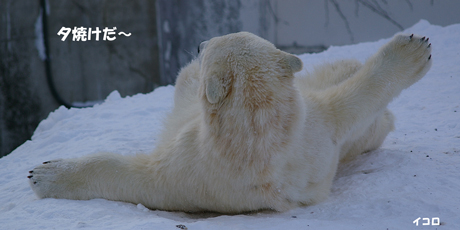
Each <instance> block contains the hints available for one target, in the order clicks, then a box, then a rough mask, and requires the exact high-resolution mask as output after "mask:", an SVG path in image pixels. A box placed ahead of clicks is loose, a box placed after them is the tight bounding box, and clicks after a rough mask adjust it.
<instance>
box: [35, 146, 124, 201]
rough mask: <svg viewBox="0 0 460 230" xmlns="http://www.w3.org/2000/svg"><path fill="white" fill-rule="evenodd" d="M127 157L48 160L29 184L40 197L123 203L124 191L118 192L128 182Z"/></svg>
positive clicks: (99, 155)
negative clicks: (121, 185)
mask: <svg viewBox="0 0 460 230" xmlns="http://www.w3.org/2000/svg"><path fill="white" fill-rule="evenodd" d="M125 158H127V157H124V156H122V155H117V154H110V153H101V154H95V155H89V156H85V157H82V158H74V159H61V160H53V161H47V162H44V163H43V164H42V165H39V166H37V167H36V168H34V169H33V170H32V171H30V172H29V173H30V175H29V176H28V178H29V183H30V186H31V187H32V189H33V190H34V192H35V193H36V194H37V196H38V197H40V198H64V199H77V200H88V199H94V198H106V199H112V200H120V199H121V198H122V197H120V196H122V194H121V192H122V191H117V190H119V189H121V188H120V187H119V184H120V183H121V181H123V182H124V183H127V180H126V179H127V178H125V177H127V176H128V175H127V172H128V171H129V170H128V169H127V166H126V165H127V162H126V160H127V159H125ZM128 183H129V182H128ZM127 187H128V186H127Z"/></svg>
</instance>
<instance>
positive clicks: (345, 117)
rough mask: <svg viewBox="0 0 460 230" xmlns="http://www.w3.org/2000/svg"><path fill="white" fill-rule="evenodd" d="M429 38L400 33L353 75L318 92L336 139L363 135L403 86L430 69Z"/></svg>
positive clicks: (317, 95) (409, 84) (342, 140)
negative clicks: (334, 85)
mask: <svg viewBox="0 0 460 230" xmlns="http://www.w3.org/2000/svg"><path fill="white" fill-rule="evenodd" d="M431 63H432V60H431V44H430V43H429V42H428V38H425V37H419V36H414V35H407V36H406V35H397V36H395V37H394V38H393V39H392V40H391V41H390V42H389V43H387V44H386V45H384V46H383V47H382V48H381V49H380V50H379V51H378V52H377V53H376V54H375V55H373V56H372V57H370V58H369V59H368V60H367V61H366V63H365V64H364V65H363V66H362V67H361V68H360V69H359V70H358V71H357V72H356V73H355V74H354V75H353V76H352V77H350V78H348V79H347V80H345V81H344V82H342V83H341V84H340V85H337V86H336V87H331V88H329V89H327V90H325V91H323V92H320V93H318V94H316V95H315V97H317V98H319V100H318V101H320V105H321V106H320V109H321V110H322V111H323V113H324V115H325V116H326V117H327V120H328V121H330V122H332V124H331V127H333V139H334V140H335V141H336V142H337V143H342V144H343V143H344V142H346V141H349V140H350V139H352V140H353V139H357V138H359V136H362V135H363V134H364V133H363V132H364V131H365V130H367V129H368V127H369V126H370V125H371V124H372V123H373V122H374V121H375V119H376V117H377V116H378V115H379V114H381V113H382V111H384V110H385V108H386V107H387V105H388V104H389V103H390V102H391V100H393V98H394V97H396V96H398V95H399V93H401V91H402V90H404V89H406V88H408V87H409V86H411V85H412V84H414V83H415V82H417V81H418V80H420V79H421V78H422V77H423V76H424V75H425V74H426V73H427V72H428V70H429V69H430V66H431Z"/></svg>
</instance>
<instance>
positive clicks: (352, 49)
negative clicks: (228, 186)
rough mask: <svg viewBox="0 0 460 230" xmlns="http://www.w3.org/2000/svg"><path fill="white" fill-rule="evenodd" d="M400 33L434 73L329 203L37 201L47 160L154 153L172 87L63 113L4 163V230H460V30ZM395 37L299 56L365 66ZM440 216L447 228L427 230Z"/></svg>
mask: <svg viewBox="0 0 460 230" xmlns="http://www.w3.org/2000/svg"><path fill="white" fill-rule="evenodd" d="M404 33H415V34H421V35H425V36H428V37H429V38H430V42H431V43H432V47H433V53H432V57H433V61H434V63H433V66H432V69H431V70H430V72H428V74H427V75H426V76H425V77H424V78H423V79H422V80H421V81H419V82H418V83H416V84H415V85H413V86H412V87H410V88H409V89H407V90H405V91H403V93H402V94H401V95H400V96H399V97H398V98H397V99H395V100H394V101H393V102H392V103H391V104H390V106H389V107H390V109H391V110H392V111H393V112H394V114H395V116H396V117H397V122H396V130H395V131H394V132H392V133H390V134H389V136H388V137H387V139H386V140H385V142H384V144H383V145H382V147H381V148H380V149H378V150H376V151H373V152H370V153H368V154H365V155H362V156H360V157H358V158H357V159H356V160H355V161H353V162H351V163H348V164H346V165H342V166H340V167H339V171H338V175H337V177H336V179H335V181H334V185H333V187H332V192H331V194H330V196H329V198H328V199H327V200H325V201H324V202H322V203H320V204H317V205H314V206H309V207H302V208H297V209H294V210H290V211H287V212H284V213H276V212H261V213H252V214H245V215H233V216H228V215H218V214H212V213H207V214H187V213H180V212H164V211H158V210H149V209H147V208H145V207H144V206H143V205H142V204H137V205H136V204H129V203H123V202H115V201H108V200H103V199H95V200H88V201H75V200H64V199H38V198H37V197H36V196H35V195H34V193H33V192H32V190H31V189H30V187H29V185H28V179H27V175H28V171H29V170H31V169H33V168H34V167H35V166H36V165H38V164H40V163H41V162H43V161H47V160H50V159H55V158H72V157H79V156H83V155H87V154H91V153H96V152H100V151H108V152H115V153H119V154H124V155H129V154H135V153H148V152H150V151H152V150H153V149H154V147H155V144H156V136H157V135H158V134H159V132H160V131H161V128H162V122H161V121H162V119H163V118H165V117H166V116H167V115H168V112H169V111H171V109H172V106H173V95H174V87H173V86H167V87H161V88H157V89H155V91H153V92H152V93H149V94H145V95H142V94H138V95H135V96H132V97H126V98H121V97H120V94H119V93H118V92H116V91H115V92H113V93H111V94H110V95H109V96H108V97H107V99H106V100H105V102H104V103H102V104H100V105H95V106H94V107H93V108H86V109H75V108H72V109H66V108H64V107H60V108H59V109H57V110H56V111H54V112H52V113H50V115H49V116H48V118H46V119H45V120H43V121H42V122H41V123H40V125H39V126H38V127H37V129H36V131H35V133H34V135H33V137H32V140H31V141H27V142H25V143H24V144H23V145H21V146H20V147H18V148H17V149H16V150H15V151H13V152H12V153H11V154H10V155H8V156H6V157H3V158H1V159H0V166H1V167H0V173H1V174H2V176H1V177H0V223H1V224H0V229H80V228H84V229H179V228H178V227H176V225H181V224H182V225H185V226H186V227H187V228H188V229H190V230H191V229H265V230H268V229H353V230H356V229H358V230H359V229H390V230H393V229H460V218H459V216H460V192H459V191H460V177H459V175H460V174H459V168H460V167H459V166H460V74H459V73H460V64H459V63H460V42H459V41H458V39H459V38H460V24H456V25H451V26H447V27H440V26H435V25H430V24H429V23H428V22H427V21H423V20H422V21H420V22H419V23H417V24H415V25H414V26H413V27H411V28H409V29H407V30H406V31H404ZM389 39H390V38H386V39H382V40H379V41H376V42H369V43H361V44H356V45H349V46H343V47H331V48H329V49H328V50H327V51H325V52H322V53H319V54H304V55H300V58H301V59H302V60H303V62H304V64H305V69H306V70H311V69H312V66H314V65H315V64H319V63H322V62H326V61H333V60H336V59H342V58H357V59H358V60H360V61H364V60H365V59H366V58H367V57H369V56H370V55H372V54H373V53H375V52H376V51H377V49H378V48H379V47H380V46H381V45H383V44H384V43H386V42H387V41H389ZM419 217H421V218H430V220H431V218H435V217H438V218H439V219H440V221H441V226H422V223H425V222H426V220H423V219H420V221H419V226H416V225H415V224H414V223H413V221H414V220H415V219H417V218H419Z"/></svg>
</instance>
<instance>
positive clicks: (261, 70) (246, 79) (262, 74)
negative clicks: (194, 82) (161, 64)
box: [199, 32, 302, 104]
mask: <svg viewBox="0 0 460 230" xmlns="http://www.w3.org/2000/svg"><path fill="white" fill-rule="evenodd" d="M199 59H200V66H201V67H200V74H201V79H202V83H201V85H202V92H203V93H204V95H206V99H207V101H208V102H209V103H210V104H216V103H219V102H222V101H224V100H225V99H226V98H227V97H232V95H233V96H235V95H237V96H236V97H239V98H241V96H242V97H243V98H248V97H249V98H251V101H253V102H254V103H262V102H263V101H266V100H273V96H274V95H273V94H274V92H276V91H280V92H282V91H283V89H282V88H285V87H287V86H288V87H290V86H292V81H293V77H294V73H295V72H298V71H300V70H301V69H302V62H301V60H300V59H299V58H297V57H296V56H294V55H292V54H288V53H286V52H283V51H281V50H278V49H276V47H275V46H274V45H273V44H271V43H270V42H268V41H266V40H264V39H262V38H260V37H258V36H256V35H254V34H251V33H248V32H240V33H235V34H228V35H225V36H222V37H215V38H212V39H211V40H209V41H207V42H203V43H202V44H201V45H200V56H199ZM204 95H203V96H204ZM275 97H276V96H275Z"/></svg>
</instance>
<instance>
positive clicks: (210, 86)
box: [206, 75, 227, 104]
mask: <svg viewBox="0 0 460 230" xmlns="http://www.w3.org/2000/svg"><path fill="white" fill-rule="evenodd" d="M226 94H227V92H226V87H225V85H224V82H223V81H222V79H220V78H219V77H218V76H216V75H213V76H211V77H209V78H208V79H207V80H206V98H207V99H208V101H209V103H211V104H215V103H217V102H219V101H221V100H222V99H223V98H224V97H225V96H226Z"/></svg>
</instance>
